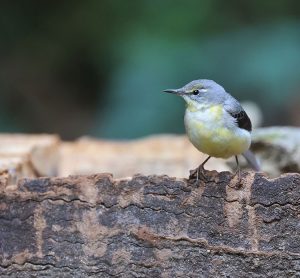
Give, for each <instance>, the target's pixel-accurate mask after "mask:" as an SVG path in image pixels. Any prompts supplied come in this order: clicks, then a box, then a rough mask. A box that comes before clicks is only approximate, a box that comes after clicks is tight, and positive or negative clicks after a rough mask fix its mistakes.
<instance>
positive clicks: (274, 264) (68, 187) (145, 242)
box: [0, 172, 300, 277]
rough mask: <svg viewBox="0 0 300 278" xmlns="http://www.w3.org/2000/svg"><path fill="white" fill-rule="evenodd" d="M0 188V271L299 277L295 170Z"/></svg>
mask: <svg viewBox="0 0 300 278" xmlns="http://www.w3.org/2000/svg"><path fill="white" fill-rule="evenodd" d="M208 175H210V176H211V177H213V179H211V180H210V181H208V182H203V181H200V182H195V180H186V179H176V178H170V177H168V176H154V175H152V176H143V175H136V176H134V177H132V178H128V179H120V180H116V179H113V177H112V176H111V175H110V174H97V175H88V176H80V175H79V176H70V177H67V178H50V177H46V178H23V179H19V181H18V183H17V185H16V186H9V185H7V184H6V183H5V182H2V183H1V185H0V250H1V252H0V276H1V277H113V276H116V277H299V275H300V229H299V226H300V225H299V224H300V222H299V206H300V174H285V175H281V176H280V177H278V178H276V179H268V178H267V177H266V176H264V175H263V174H260V173H254V172H244V173H243V175H242V186H241V187H240V188H238V189H235V188H232V187H233V186H234V183H235V182H236V181H235V180H234V179H232V176H231V174H230V173H229V172H221V173H219V174H218V173H217V172H208Z"/></svg>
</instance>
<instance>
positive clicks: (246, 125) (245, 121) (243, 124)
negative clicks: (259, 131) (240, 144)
mask: <svg viewBox="0 0 300 278" xmlns="http://www.w3.org/2000/svg"><path fill="white" fill-rule="evenodd" d="M229 114H230V115H231V116H232V117H233V118H235V119H236V121H237V124H238V127H240V128H243V129H246V130H248V131H251V130H252V124H251V121H250V119H249V117H248V115H247V113H246V112H245V111H244V110H241V111H239V112H238V113H233V112H229Z"/></svg>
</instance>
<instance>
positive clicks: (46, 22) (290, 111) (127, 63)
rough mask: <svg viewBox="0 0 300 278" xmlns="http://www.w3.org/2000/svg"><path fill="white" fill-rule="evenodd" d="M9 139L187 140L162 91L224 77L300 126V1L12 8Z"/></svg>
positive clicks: (142, 0) (171, 0) (4, 91)
mask: <svg viewBox="0 0 300 278" xmlns="http://www.w3.org/2000/svg"><path fill="white" fill-rule="evenodd" d="M0 14H1V24H0V28H1V30H0V36H1V44H0V50H1V52H0V53H1V62H0V131H1V132H37V133H40V132H47V133H58V134H60V135H61V136H62V137H63V138H64V139H74V138H76V137H78V136H81V135H92V136H97V137H104V138H136V137H140V136H145V135H149V134H154V133H170V132H172V133H182V132H183V131H184V129H183V119H182V117H183V113H184V103H183V101H182V100H181V99H179V98H177V97H175V96H170V95H167V94H166V95H164V94H162V93H161V91H162V90H163V89H166V88H176V87H181V86H182V85H184V84H185V83H187V82H189V81H191V80H193V79H198V78H207V79H213V80H215V81H217V82H218V83H220V84H222V85H223V86H224V87H225V89H227V91H228V92H230V93H231V94H232V95H234V96H235V97H237V98H238V99H239V100H252V101H255V102H256V103H257V104H258V105H259V107H261V109H262V111H263V124H264V125H279V124H285V125H296V126H297V125H300V119H299V118H300V112H299V110H300V17H299V16H300V1H296V0H294V1H292V0H290V1H287V0H276V1H261V0H253V1H241V0H231V1H222V0H202V1H196V0H195V1H193V0H192V1H182V0H164V1H158V0H152V1H149V0H128V1H124V0H101V1H96V0H95V1H93V0H86V1H67V0H61V1H37V0H35V1H33V0H28V1H1V4H0Z"/></svg>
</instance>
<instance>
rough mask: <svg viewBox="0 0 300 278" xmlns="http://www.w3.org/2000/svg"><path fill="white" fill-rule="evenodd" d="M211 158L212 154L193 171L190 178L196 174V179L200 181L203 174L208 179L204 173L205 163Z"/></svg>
mask: <svg viewBox="0 0 300 278" xmlns="http://www.w3.org/2000/svg"><path fill="white" fill-rule="evenodd" d="M210 158H211V156H208V157H207V158H206V159H205V160H204V161H203V162H202V163H201V164H200V165H199V166H198V167H197V168H196V169H195V170H193V171H191V174H190V178H191V177H193V176H194V175H195V174H196V180H197V181H198V180H199V176H200V174H201V176H202V177H203V178H205V179H206V177H205V175H204V174H203V172H204V170H205V169H204V165H205V163H206V162H207V161H208V160H209V159H210Z"/></svg>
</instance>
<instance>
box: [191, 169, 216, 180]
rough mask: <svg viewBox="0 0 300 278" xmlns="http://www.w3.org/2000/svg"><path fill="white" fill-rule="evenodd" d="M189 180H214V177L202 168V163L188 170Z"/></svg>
mask: <svg viewBox="0 0 300 278" xmlns="http://www.w3.org/2000/svg"><path fill="white" fill-rule="evenodd" d="M189 180H195V182H197V183H198V182H199V181H200V180H202V181H204V182H206V183H207V182H214V181H215V179H214V177H212V176H211V174H210V171H207V170H205V169H204V167H203V166H202V165H200V166H199V167H197V168H196V169H194V170H190V176H189Z"/></svg>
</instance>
